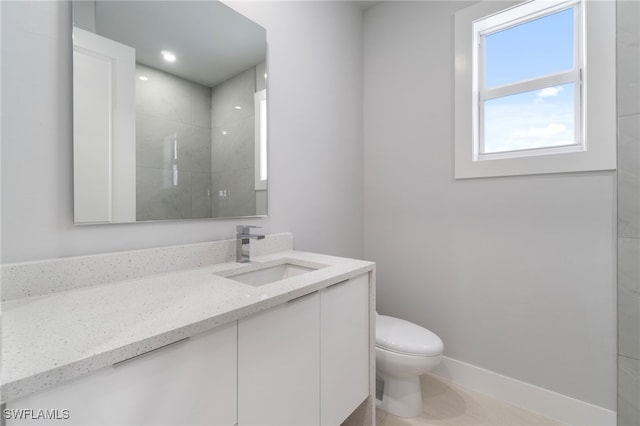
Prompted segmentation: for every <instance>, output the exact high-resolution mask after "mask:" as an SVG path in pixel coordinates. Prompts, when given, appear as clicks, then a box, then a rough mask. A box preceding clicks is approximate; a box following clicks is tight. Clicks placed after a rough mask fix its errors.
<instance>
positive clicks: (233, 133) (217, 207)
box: [211, 67, 256, 217]
mask: <svg viewBox="0 0 640 426" xmlns="http://www.w3.org/2000/svg"><path fill="white" fill-rule="evenodd" d="M255 93H256V69H255V67H252V68H250V69H248V70H246V71H243V72H241V73H239V74H238V75H235V76H233V77H232V78H230V79H228V80H227V81H224V82H222V83H220V84H218V85H217V86H215V87H214V88H213V90H212V92H211V106H212V108H211V117H212V118H211V123H212V126H213V127H212V130H213V132H212V136H213V138H212V149H211V164H212V170H213V172H212V174H211V177H212V183H211V187H212V188H213V197H212V202H213V204H212V206H213V213H214V214H215V215H216V216H218V217H229V216H255V214H256V191H255V168H254V167H255V149H256V147H255V111H254V109H255V108H254V99H253V97H254V94H255ZM236 106H239V107H240V109H236V108H235V107H236Z"/></svg>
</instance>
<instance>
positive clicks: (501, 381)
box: [430, 357, 616, 426]
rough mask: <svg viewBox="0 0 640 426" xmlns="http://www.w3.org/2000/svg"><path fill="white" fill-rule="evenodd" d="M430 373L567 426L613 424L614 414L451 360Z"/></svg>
mask: <svg viewBox="0 0 640 426" xmlns="http://www.w3.org/2000/svg"><path fill="white" fill-rule="evenodd" d="M430 373H431V374H433V375H435V376H438V377H442V378H443V379H447V380H450V381H452V382H454V383H457V384H459V385H461V386H464V387H467V388H469V389H473V390H475V391H478V392H481V393H484V394H487V395H490V396H493V397H495V398H498V399H501V400H503V401H506V402H508V403H510V404H513V405H517V406H519V407H522V408H524V409H527V410H529V411H533V412H536V413H539V414H541V415H543V416H545V417H549V418H551V419H554V420H558V421H560V422H563V423H567V424H570V425H576V426H578V425H579V426H592V425H593V426H615V424H616V413H615V411H611V410H608V409H606V408H602V407H598V406H596V405H593V404H589V403H587V402H584V401H580V400H578V399H575V398H571V397H568V396H566V395H562V394H559V393H557V392H553V391H550V390H547V389H544V388H541V387H539V386H535V385H532V384H529V383H525V382H521V381H520V380H515V379H512V378H510V377H507V376H503V375H501V374H498V373H494V372H493V371H489V370H485V369H484V368H480V367H476V366H474V365H471V364H467V363H465V362H461V361H457V360H455V359H452V358H448V357H442V362H441V363H440V365H438V366H437V367H436V368H434V369H433V370H432V371H430Z"/></svg>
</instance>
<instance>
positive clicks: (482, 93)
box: [473, 0, 585, 161]
mask: <svg viewBox="0 0 640 426" xmlns="http://www.w3.org/2000/svg"><path fill="white" fill-rule="evenodd" d="M581 6H582V2H581V1H579V0H569V1H566V0H565V1H560V2H556V3H555V4H554V2H530V3H525V4H524V5H522V6H520V7H518V8H512V9H508V10H506V11H504V12H501V13H498V14H495V15H491V16H489V17H487V18H485V19H482V20H480V21H476V22H474V23H473V46H474V49H473V96H474V102H473V125H474V131H473V138H474V143H473V148H474V149H473V157H474V160H475V161H482V160H491V159H496V158H511V157H515V156H527V155H542V154H553V153H557V152H573V151H582V150H584V149H585V146H584V144H583V139H582V56H583V55H582V44H583V43H582V23H581V22H582V19H581V16H582V7H581ZM571 8H572V9H573V10H574V18H573V37H574V44H573V57H574V62H573V68H572V69H570V70H566V71H561V72H557V73H554V74H550V75H545V76H540V77H534V78H531V79H528V80H524V81H517V82H514V83H508V84H505V85H502V86H497V87H492V88H486V87H485V81H486V79H485V76H486V61H485V59H486V57H485V52H486V47H485V46H486V44H485V41H486V36H489V35H491V34H494V33H496V32H498V31H502V30H505V29H508V28H511V27H514V26H516V25H520V24H524V23H527V22H530V21H533V20H535V19H538V18H541V17H544V16H547V15H551V14H553V13H556V12H560V11H563V10H567V9H571ZM567 83H574V88H575V89H574V101H573V106H574V144H573V145H564V146H558V147H546V148H534V149H521V150H513V151H502V152H499V153H485V152H484V149H483V148H484V123H485V120H484V102H485V101H487V100H491V99H497V98H502V97H505V96H510V95H516V94H519V93H523V92H529V91H533V90H539V89H544V88H546V87H553V86H558V85H561V84H567Z"/></svg>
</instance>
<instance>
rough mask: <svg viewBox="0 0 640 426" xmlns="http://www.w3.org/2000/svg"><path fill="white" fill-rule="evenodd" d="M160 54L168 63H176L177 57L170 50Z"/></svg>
mask: <svg viewBox="0 0 640 426" xmlns="http://www.w3.org/2000/svg"><path fill="white" fill-rule="evenodd" d="M160 53H161V54H162V57H163V58H164V60H165V61H167V62H175V61H176V55H174V54H173V53H171V52H169V51H168V50H163V51H162V52H160Z"/></svg>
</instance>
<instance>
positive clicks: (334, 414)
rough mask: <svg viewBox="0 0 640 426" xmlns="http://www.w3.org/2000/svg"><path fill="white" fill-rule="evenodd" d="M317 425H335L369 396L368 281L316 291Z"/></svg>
mask: <svg viewBox="0 0 640 426" xmlns="http://www.w3.org/2000/svg"><path fill="white" fill-rule="evenodd" d="M320 306H321V310H320V342H321V351H320V372H321V375H320V390H321V391H320V400H321V401H322V402H321V411H320V422H321V424H322V425H323V426H330V425H339V424H340V423H342V422H343V421H344V420H345V419H346V418H347V417H348V416H349V414H351V412H353V410H354V409H355V408H356V407H357V406H358V405H360V403H361V402H362V401H364V400H365V399H366V398H367V396H368V395H369V279H368V276H367V275H362V276H360V277H356V278H353V279H350V280H348V281H344V282H341V283H338V284H335V285H333V286H331V287H328V288H325V289H323V290H321V291H320Z"/></svg>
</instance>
